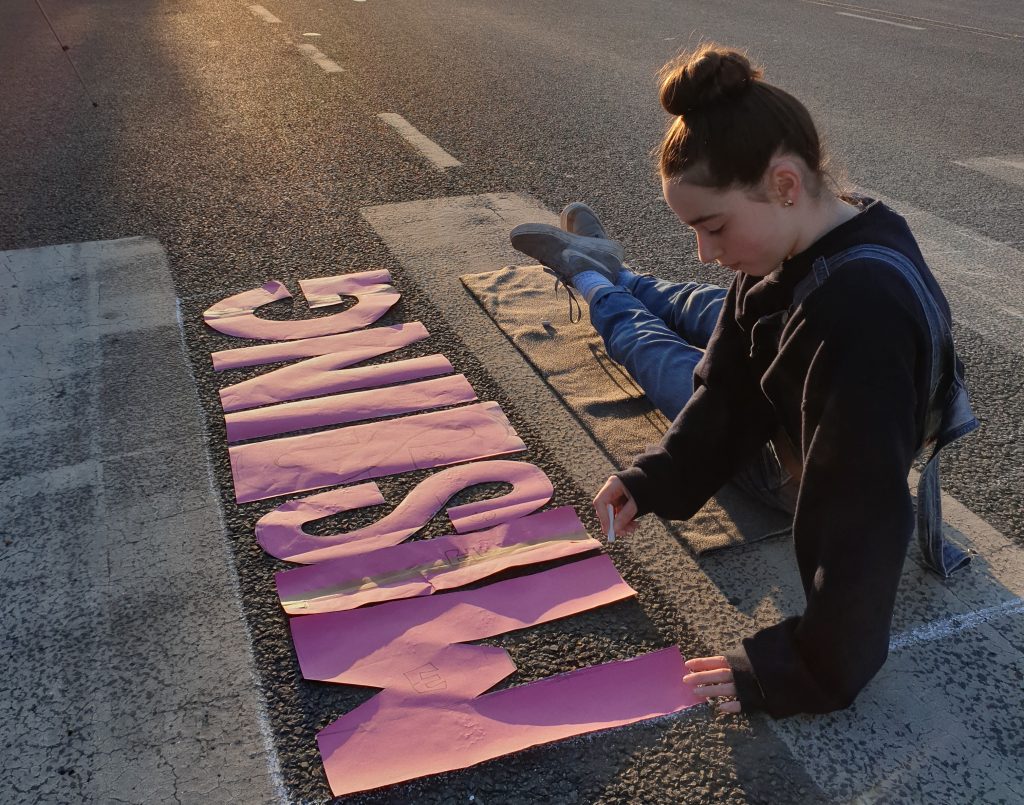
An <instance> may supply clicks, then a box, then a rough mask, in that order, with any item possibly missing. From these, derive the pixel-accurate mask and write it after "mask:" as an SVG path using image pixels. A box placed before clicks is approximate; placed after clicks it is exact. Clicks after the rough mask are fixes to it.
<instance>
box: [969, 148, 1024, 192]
mask: <svg viewBox="0 0 1024 805" xmlns="http://www.w3.org/2000/svg"><path fill="white" fill-rule="evenodd" d="M953 164H954V165H960V166H961V167H964V168H970V169H971V170H975V171H978V173H985V174H988V175H989V176H994V177H995V178H996V179H1002V180H1003V181H1006V182H1013V184H1019V185H1024V154H1014V155H1012V156H1004V157H981V158H979V159H965V160H964V161H963V162H954V163H953Z"/></svg>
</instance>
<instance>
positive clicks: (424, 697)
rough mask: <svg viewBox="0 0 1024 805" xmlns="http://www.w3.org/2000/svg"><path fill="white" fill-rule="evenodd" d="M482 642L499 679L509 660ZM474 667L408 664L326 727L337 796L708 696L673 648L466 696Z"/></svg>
mask: <svg viewBox="0 0 1024 805" xmlns="http://www.w3.org/2000/svg"><path fill="white" fill-rule="evenodd" d="M479 648H490V649H492V652H491V653H488V654H486V655H482V656H481V657H480V659H479V660H478V662H480V664H481V666H482V668H481V671H482V672H483V677H482V678H481V680H480V684H483V683H486V682H489V683H490V684H491V685H493V684H494V683H495V682H496V681H498V680H495V679H494V678H495V677H497V676H498V675H499V674H501V673H502V670H503V664H502V658H501V657H499V656H497V655H495V654H493V647H490V646H486V647H485V646H480V647H479ZM502 653H504V652H502ZM466 671H467V669H465V667H460V665H459V664H458V661H457V660H456V659H455V658H454V657H449V656H446V655H445V654H444V653H441V654H440V655H439V656H436V657H433V658H431V659H430V660H428V661H427V662H425V663H423V664H421V665H420V666H419V667H417V668H412V669H410V670H409V671H408V672H407V674H406V679H405V680H404V681H405V685H401V686H399V687H396V688H395V689H393V690H386V691H384V692H383V693H380V694H378V695H377V696H375V697H374V698H372V699H370V701H368V702H366V703H364V704H362V705H360V706H359V707H357V708H356V709H355V710H353V711H352V712H351V713H347V714H346V715H344V716H342V717H341V718H339V719H338V720H337V721H335V722H334V723H332V724H329V725H328V726H327V727H325V728H324V729H322V730H321V731H320V732H319V733H318V734H317V743H318V744H319V745H320V754H321V756H322V757H323V759H324V769H325V771H326V772H327V779H328V782H329V783H330V785H331V791H332V792H333V793H334V795H335V796H342V795H344V794H352V793H355V792H356V791H367V790H369V789H372V788H379V787H381V786H384V785H390V784H393V783H399V782H402V781H404V780H412V779H415V778H417V777H424V776H426V775H428V774H438V773H440V772H444V771H452V770H455V769H464V768H466V767H468V766H472V765H474V764H476V763H481V762H483V761H485V760H490V759H492V758H496V757H501V756H502V755H508V754H511V753H512V752H517V751H520V750H522V749H527V748H529V747H531V746H537V745H538V744H545V743H550V742H552V741H558V740H562V739H565V738H570V737H572V736H574V735H584V734H586V733H588V732H594V731H596V730H603V729H608V728H610V727H617V726H622V725H625V724H633V723H635V722H637V721H643V720H645V719H649V718H657V717H658V716H665V715H668V714H670V713H676V712H679V711H680V710H683V709H685V708H687V707H692V706H693V705H695V704H700V703H701V702H702V701H703V699H699V698H697V697H696V696H694V694H693V692H692V690H691V688H690V687H689V686H688V685H684V684H683V676H684V675H685V674H686V667H685V666H684V665H683V658H682V655H681V654H680V653H679V649H678V648H676V647H675V646H672V647H670V648H666V649H662V650H661V651H655V652H652V653H650V654H645V655H643V656H640V657H636V658H634V659H631V660H623V661H621V662H610V663H606V664H605V665H597V666H594V667H591V668H583V669H581V670H579V671H573V672H571V673H568V674H561V675H559V676H553V677H549V678H547V679H542V680H540V681H539V682H534V683H532V684H529V685H522V686H520V687H515V688H509V689H507V690H501V691H497V692H495V693H489V694H487V695H485V696H480V697H479V698H475V699H474V698H469V697H468V696H460V695H459V693H461V692H462V691H463V690H472V689H473V688H474V687H476V688H479V687H480V684H477V685H475V686H470V685H467V686H465V687H463V686H462V684H461V682H462V679H463V678H464V677H465V676H466ZM505 675H507V674H505ZM505 675H503V676H501V677H499V679H500V678H504V676H505ZM489 686H490V685H488V687H489ZM470 695H472V694H470Z"/></svg>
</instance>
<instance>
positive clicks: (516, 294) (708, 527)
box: [460, 266, 790, 555]
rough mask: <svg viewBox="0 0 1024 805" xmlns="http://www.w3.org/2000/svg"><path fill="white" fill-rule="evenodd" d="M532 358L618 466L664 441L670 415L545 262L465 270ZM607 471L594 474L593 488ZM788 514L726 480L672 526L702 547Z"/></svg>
mask: <svg viewBox="0 0 1024 805" xmlns="http://www.w3.org/2000/svg"><path fill="white" fill-rule="evenodd" d="M460 279H461V280H462V284H463V285H465V286H466V288H467V289H468V290H469V292H470V293H471V294H472V295H473V297H474V298H475V299H476V300H477V302H479V304H480V306H481V307H482V308H483V309H484V310H485V311H486V312H487V314H488V315H489V316H490V317H491V319H493V320H494V323H495V324H496V325H497V326H498V327H499V328H500V329H501V331H502V332H503V333H505V335H506V336H507V337H508V338H509V340H510V341H511V342H512V343H513V344H514V345H515V346H516V348H517V349H518V350H519V351H520V352H521V353H522V354H523V357H525V358H526V360H527V361H529V363H530V365H531V366H533V368H534V369H535V370H536V371H537V373H538V374H539V375H540V376H541V377H543V378H544V379H545V380H546V381H547V382H548V384H549V385H550V386H551V388H552V389H553V390H554V391H555V393H556V394H557V395H558V396H559V397H560V398H561V400H562V402H563V403H565V405H566V406H567V407H568V408H569V410H571V411H572V412H573V413H574V414H575V415H576V417H577V418H578V419H579V420H580V422H581V423H582V424H583V426H584V427H585V428H586V429H587V430H588V431H589V432H590V434H591V435H592V436H593V438H594V440H595V441H596V442H597V443H598V444H599V445H601V446H602V447H603V448H604V450H605V452H606V453H607V454H608V456H609V458H610V459H611V461H612V463H613V464H615V465H616V466H617V467H619V468H620V469H621V468H623V467H626V466H628V465H629V464H630V462H631V461H632V459H633V456H635V455H636V454H637V453H640V452H642V451H643V450H644V449H645V448H646V447H647V446H648V445H651V444H656V443H657V442H659V441H661V437H662V435H663V434H664V433H665V431H666V430H667V429H668V426H669V422H668V420H667V419H666V418H665V417H664V416H663V415H662V414H661V413H660V412H659V411H657V410H655V408H654V407H653V406H652V405H651V404H650V402H648V400H647V398H646V397H645V396H644V393H643V391H642V390H641V389H640V387H639V386H637V385H636V383H634V382H633V379H632V377H630V375H629V374H628V373H627V372H626V370H625V369H624V368H623V367H622V366H620V365H619V364H617V363H615V361H613V360H612V359H611V358H609V357H608V354H607V353H606V352H605V351H604V345H603V343H602V341H601V337H600V336H599V335H597V333H595V332H594V329H593V327H591V325H590V319H589V315H588V311H587V307H586V303H584V302H582V300H581V305H582V307H583V318H582V321H580V322H577V323H576V324H572V323H570V322H569V314H568V297H567V296H566V293H565V290H564V289H561V288H560V289H559V291H558V294H557V296H556V295H555V293H553V287H554V280H553V278H552V277H551V276H550V275H548V274H545V273H544V272H543V271H541V269H540V266H527V267H513V266H509V267H506V268H502V269H500V270H498V271H489V272H486V273H483V274H467V275H464V276H462V277H460ZM601 482H603V479H596V478H595V479H594V483H595V486H594V492H596V491H597V488H598V486H600V483H601ZM789 526H790V518H789V517H787V516H786V515H784V514H782V513H781V512H778V511H776V510H774V509H771V508H769V507H767V506H764V505H762V504H760V503H758V502H757V501H754V500H752V499H750V498H749V497H748V496H746V495H745V494H743V492H741V491H740V490H738V489H736V488H735V487H733V486H732V485H731V484H727V485H726V486H725V487H723V488H722V489H721V490H720V491H719V493H718V494H717V495H716V496H715V497H714V498H713V499H712V500H710V501H709V502H708V503H707V505H706V506H704V508H703V509H701V511H700V512H698V513H697V514H696V515H695V516H694V517H692V518H690V519H689V520H688V521H686V522H684V523H674V524H673V528H672V530H673V531H674V532H675V533H676V534H677V535H678V536H679V537H680V538H681V539H683V540H684V541H685V542H686V543H687V545H688V546H689V547H690V549H691V550H692V551H693V552H694V553H696V554H698V555H699V554H703V553H707V552H709V551H714V550H720V549H722V548H729V547H733V546H736V545H744V544H748V543H751V542H756V541H758V540H761V539H765V538H767V537H771V536H777V535H779V534H781V533H787V532H788V529H789Z"/></svg>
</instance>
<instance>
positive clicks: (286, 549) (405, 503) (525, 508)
mask: <svg viewBox="0 0 1024 805" xmlns="http://www.w3.org/2000/svg"><path fill="white" fill-rule="evenodd" d="M494 482H505V483H510V484H512V489H511V490H510V491H509V492H507V493H505V494H504V495H500V496H498V497H493V498H487V499H485V500H478V501H474V502H472V503H465V504H463V505H461V506H452V507H451V508H450V509H448V518H449V519H450V520H451V523H452V526H453V527H454V528H455V530H456V531H457V532H458V533H460V534H464V533H466V532H467V531H477V530H479V529H481V528H486V527H487V526H492V525H497V524H499V523H505V522H508V521H510V520H515V519H516V518H517V517H522V516H524V515H527V514H530V513H531V512H534V511H536V510H537V509H539V508H541V507H542V506H544V505H545V504H546V503H547V502H548V501H549V500H551V496H552V495H553V494H554V487H552V485H551V480H550V479H549V478H548V476H547V475H545V474H544V470H542V469H541V468H540V467H538V466H536V465H535V464H529V463H527V462H525V461H502V460H497V461H475V462H473V463H472V464H463V465H460V466H457V467H449V468H448V469H445V470H441V471H440V472H437V473H435V474H433V475H431V476H429V477H428V478H426V479H424V480H423V481H421V482H420V483H419V484H417V485H416V486H415V487H414V488H413V490H412V491H411V492H410V493H409V494H408V495H406V497H405V498H404V499H403V500H402V502H401V503H399V504H398V505H397V506H396V507H395V509H394V511H392V512H391V513H390V514H388V515H387V516H386V517H383V518H381V519H380V520H378V521H377V522H375V523H373V524H372V525H368V526H365V527H363V528H359V529H356V530H354V531H349V532H343V533H340V534H331V535H329V536H313V535H312V534H307V533H306V532H305V531H303V530H302V527H303V526H304V525H305V524H306V523H310V522H313V521H314V520H320V519H322V518H324V517H330V516H331V515H333V514H339V513H341V512H346V511H354V510H356V509H361V508H363V507H365V506H376V505H379V504H381V503H383V502H384V497H383V495H381V494H380V490H379V489H378V488H377V485H376V484H374V483H369V484H359V485H357V486H349V487H344V488H342V489H332V490H331V491H329V492H321V493H320V494H318V495H310V496H308V497H305V498H301V499H298V500H289V501H288V502H287V503H282V504H281V505H280V506H278V507H277V508H276V509H274V510H273V511H271V512H268V513H267V514H265V515H264V516H263V517H261V518H260V520H259V522H257V523H256V539H257V540H258V541H259V543H260V545H261V546H262V547H263V550H265V551H266V552H267V553H269V554H270V555H271V556H276V557H277V558H278V559H285V560H287V561H289V562H299V563H300V564H312V563H315V562H323V561H326V560H329V559H335V558H339V557H343V556H355V555H358V554H363V553H367V552H368V551H372V550H376V549H378V548H384V547H388V546H391V545H398V544H399V543H400V542H402V540H404V539H406V538H407V537H410V536H412V535H413V534H415V533H416V532H417V531H419V530H420V529H421V528H423V526H425V525H426V524H427V523H428V522H429V521H430V518H432V517H433V516H434V515H435V514H437V513H438V512H439V511H440V510H441V507H442V506H444V504H445V503H446V502H447V500H448V499H449V498H450V497H451V496H452V495H454V494H456V493H457V492H460V491H462V490H463V489H468V488H469V487H471V486H474V485H476V484H484V483H494Z"/></svg>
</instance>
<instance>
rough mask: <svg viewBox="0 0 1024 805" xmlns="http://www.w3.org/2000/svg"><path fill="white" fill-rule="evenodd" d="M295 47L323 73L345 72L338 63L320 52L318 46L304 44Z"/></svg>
mask: <svg viewBox="0 0 1024 805" xmlns="http://www.w3.org/2000/svg"><path fill="white" fill-rule="evenodd" d="M296 47H297V48H298V49H299V50H301V51H302V52H303V53H305V54H306V55H307V56H309V58H311V59H312V60H313V61H315V62H316V63H317V64H318V65H319V66H320V69H321V70H323V71H324V72H325V73H343V72H345V69H344V68H343V67H342V66H341V65H340V64H338V63H337V62H335V61H332V60H331V59H329V58H327V56H325V55H324V54H323V53H321V52H320V49H319V48H316V47H314V46H313V45H306V44H302V45H296Z"/></svg>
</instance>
